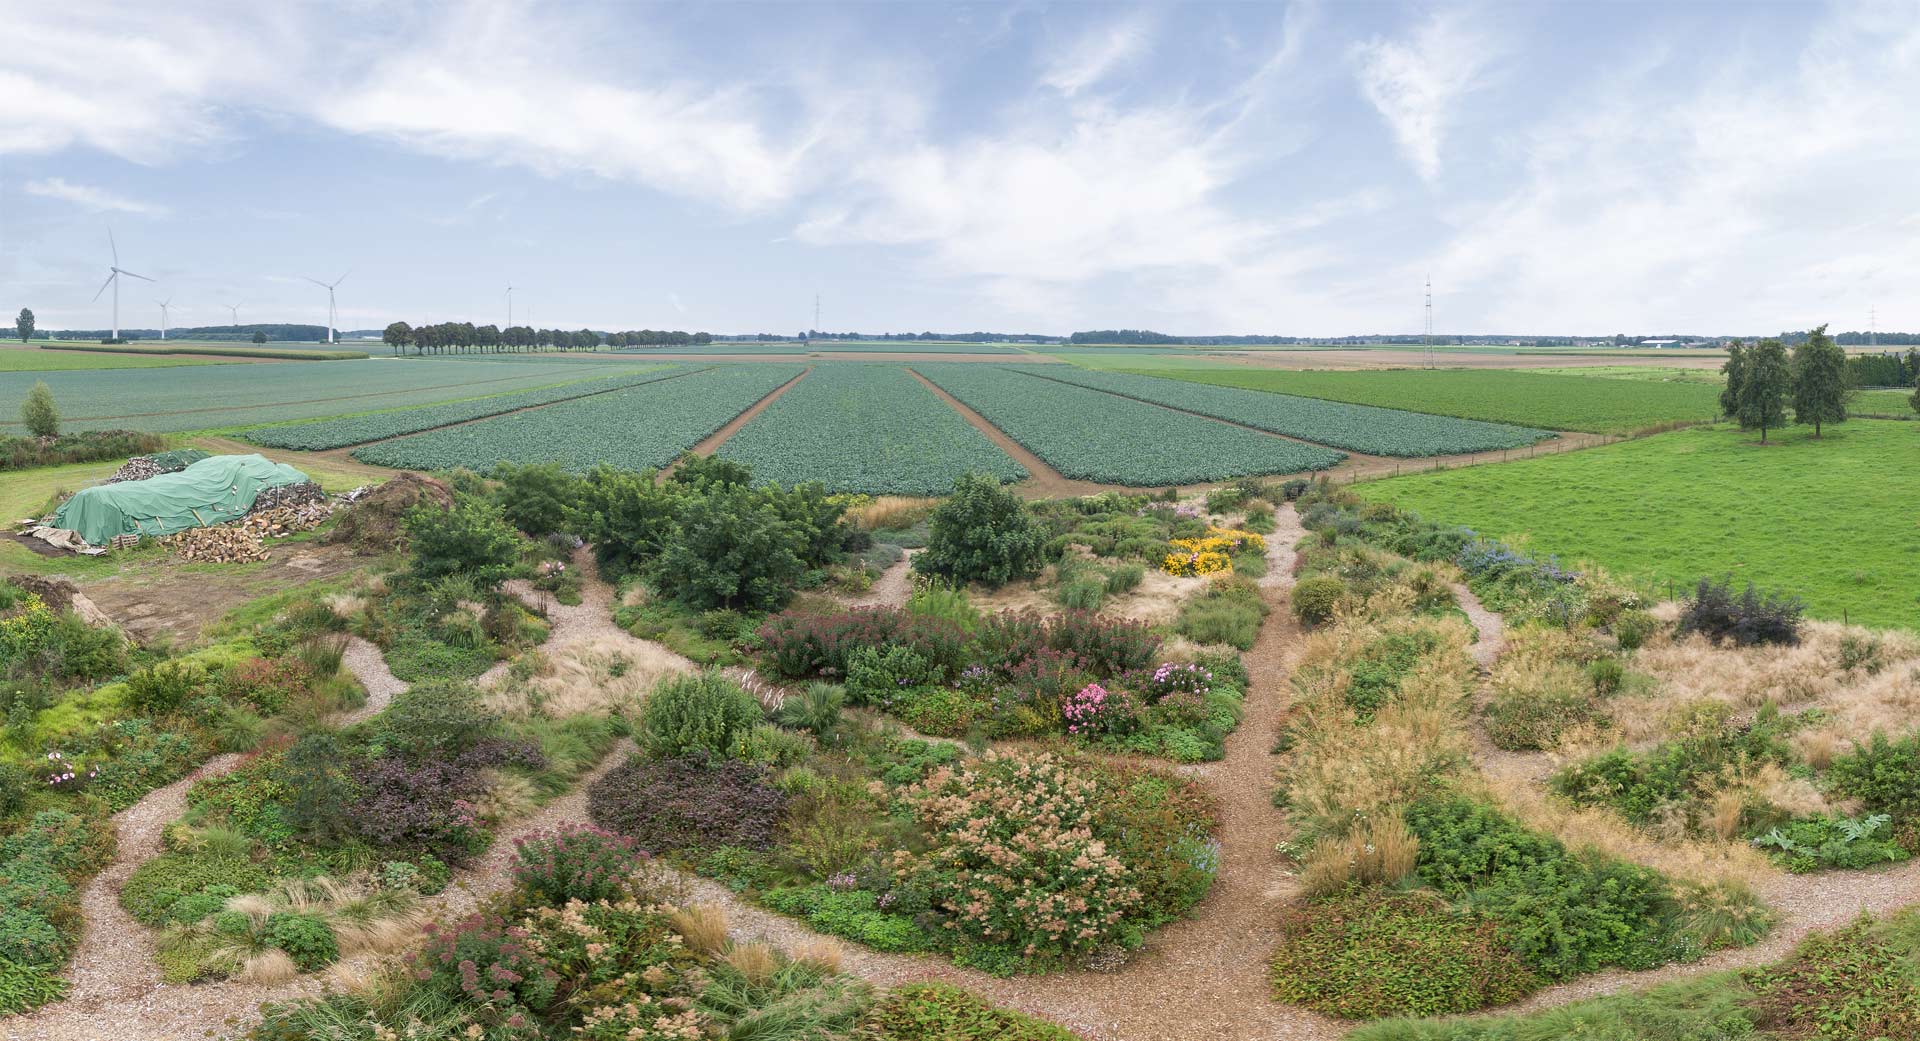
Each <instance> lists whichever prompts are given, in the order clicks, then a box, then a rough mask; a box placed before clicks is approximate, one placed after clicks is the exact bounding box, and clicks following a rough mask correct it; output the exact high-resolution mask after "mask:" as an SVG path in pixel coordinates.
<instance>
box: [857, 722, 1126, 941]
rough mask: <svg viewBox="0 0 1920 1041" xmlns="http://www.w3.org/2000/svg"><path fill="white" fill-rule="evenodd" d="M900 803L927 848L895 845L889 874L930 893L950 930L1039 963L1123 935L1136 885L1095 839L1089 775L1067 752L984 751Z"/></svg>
mask: <svg viewBox="0 0 1920 1041" xmlns="http://www.w3.org/2000/svg"><path fill="white" fill-rule="evenodd" d="M900 800H901V802H902V803H903V804H904V805H905V807H906V808H907V809H908V811H909V812H911V813H912V814H913V816H914V818H915V819H916V820H917V821H918V822H919V823H920V824H921V825H922V826H923V827H924V828H926V830H927V832H928V834H929V836H930V840H931V845H930V848H929V849H928V850H927V852H925V853H923V854H918V855H916V854H913V853H909V852H905V851H902V852H898V853H895V854H894V861H893V866H894V871H895V876H896V879H897V880H898V881H899V882H900V883H901V884H903V885H908V886H913V887H918V888H919V889H921V890H923V891H925V892H927V893H929V894H931V896H932V901H933V905H934V908H935V910H936V911H938V912H940V913H941V914H944V915H946V916H947V920H946V922H945V923H944V924H945V926H946V927H947V928H948V929H952V930H955V931H958V932H960V933H962V934H964V935H966V936H968V937H970V938H972V939H975V940H979V941H982V942H985V943H988V944H993V945H997V946H1002V947H1009V948H1012V949H1014V950H1016V951H1018V952H1019V953H1020V954H1021V955H1022V956H1023V957H1025V958H1027V959H1030V960H1035V961H1042V962H1045V961H1057V960H1071V959H1077V958H1083V957H1085V956H1087V955H1090V954H1092V953H1093V952H1095V951H1097V950H1099V949H1100V948H1102V947H1106V946H1110V945H1113V944H1116V943H1119V942H1121V940H1122V935H1123V933H1124V931H1125V929H1126V926H1127V921H1126V919H1127V916H1128V914H1129V913H1130V912H1132V911H1134V910H1135V909H1136V908H1137V907H1139V905H1140V903H1141V895H1140V891H1139V889H1138V888H1136V887H1135V885H1134V884H1133V877H1132V872H1131V870H1130V869H1129V868H1128V867H1127V866H1126V865H1125V864H1123V863H1122V862H1121V861H1120V859H1119V858H1117V857H1116V856H1114V855H1113V854H1112V853H1110V852H1108V850H1107V846H1106V843H1104V842H1102V841H1101V840H1099V839H1097V838H1095V836H1094V829H1095V825H1096V816H1097V814H1098V812H1099V811H1098V793H1097V792H1096V790H1095V782H1094V781H1093V780H1092V779H1090V778H1089V777H1088V776H1087V775H1086V774H1085V772H1083V771H1076V770H1075V769H1074V768H1073V767H1072V765H1071V764H1070V763H1069V761H1068V760H1066V759H1064V758H1062V757H1060V756H1058V755H1054V754H1052V753H1000V752H993V751H990V752H988V753H986V755H984V756H982V757H981V758H979V759H977V760H972V761H969V762H967V763H963V764H961V765H959V766H943V767H941V768H939V769H937V770H935V771H934V772H933V773H932V774H930V775H928V777H927V778H926V780H924V781H922V782H920V783H919V784H916V785H912V786H910V787H908V788H906V789H904V790H903V791H902V792H901V794H900Z"/></svg>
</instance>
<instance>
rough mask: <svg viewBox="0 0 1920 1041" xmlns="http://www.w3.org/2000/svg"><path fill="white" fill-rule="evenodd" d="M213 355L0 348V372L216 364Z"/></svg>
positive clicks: (161, 367) (160, 367)
mask: <svg viewBox="0 0 1920 1041" xmlns="http://www.w3.org/2000/svg"><path fill="white" fill-rule="evenodd" d="M220 364H224V363H223V362H221V361H220V360H218V359H215V358H188V357H182V356H179V355H172V354H145V355H143V354H93V353H89V352H87V351H48V350H42V349H40V348H38V347H4V348H0V372H71V371H73V370H75V369H173V368H179V367H181V366H183V365H220Z"/></svg>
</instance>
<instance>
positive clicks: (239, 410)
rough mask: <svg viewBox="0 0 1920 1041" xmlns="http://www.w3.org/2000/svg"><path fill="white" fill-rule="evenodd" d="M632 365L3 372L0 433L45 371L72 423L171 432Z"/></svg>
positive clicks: (437, 398) (475, 393) (481, 363)
mask: <svg viewBox="0 0 1920 1041" xmlns="http://www.w3.org/2000/svg"><path fill="white" fill-rule="evenodd" d="M48 353H62V352H48ZM71 356H72V357H76V358H92V357H100V358H127V357H130V356H127V355H92V354H79V353H75V354H72V355H71ZM634 364H635V359H615V358H609V359H607V360H604V361H599V362H597V363H595V362H581V361H558V360H549V361H547V362H546V363H545V364H541V363H539V362H529V361H496V360H492V359H487V360H481V359H473V358H461V359H433V358H427V359H410V360H404V361H394V360H378V359H376V360H370V361H314V362H272V363H260V364H237V365H197V366H192V367H188V368H167V369H162V370H158V371H148V370H140V369H123V368H116V369H105V370H88V371H73V372H46V373H40V372H4V371H0V433H14V434H17V433H19V432H20V430H21V426H20V423H19V418H20V403H21V401H22V400H24V399H25V398H26V394H27V391H28V390H29V389H31V388H32V386H33V384H34V381H35V380H38V379H45V380H46V381H47V385H48V386H49V387H51V388H52V389H53V397H54V402H55V403H56V404H57V405H58V406H59V408H60V417H61V423H62V426H63V427H64V428H65V429H70V430H106V429H112V428H116V427H118V428H125V429H129V430H143V431H148V432H152V433H159V434H165V433H174V432H179V431H186V430H213V429H222V428H229V427H236V426H242V425H246V426H257V425H259V424H261V423H272V422H277V421H281V420H289V419H318V418H320V417H322V416H341V415H347V414H350V413H356V412H370V411H374V410H377V409H391V408H401V407H405V406H409V405H425V404H431V403H434V402H442V401H452V400H456V399H460V398H473V397H481V396H486V395H493V394H505V393H509V392H513V391H522V390H531V389H533V388H535V387H542V386H547V385H550V384H554V383H560V382H564V381H567V380H578V379H586V378H588V377H590V376H595V375H601V374H614V373H625V372H631V371H634V369H633V367H634ZM596 370H597V371H596Z"/></svg>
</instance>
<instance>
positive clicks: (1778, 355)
mask: <svg viewBox="0 0 1920 1041" xmlns="http://www.w3.org/2000/svg"><path fill="white" fill-rule="evenodd" d="M1792 386H1793V367H1792V365H1791V364H1789V363H1788V361H1787V347H1786V344H1783V343H1781V342H1780V341H1779V340H1761V341H1760V342H1759V343H1756V344H1754V345H1753V347H1752V348H1751V349H1750V350H1748V351H1747V356H1746V361H1745V364H1744V365H1743V366H1742V371H1741V374H1740V411H1739V414H1738V418H1739V420H1740V427H1741V429H1743V430H1751V429H1753V428H1754V427H1758V428H1760V443H1761V444H1763V445H1764V444H1766V443H1767V431H1768V430H1770V429H1772V428H1773V427H1778V426H1784V425H1786V422H1787V392H1788V391H1789V390H1790V389H1791V388H1792Z"/></svg>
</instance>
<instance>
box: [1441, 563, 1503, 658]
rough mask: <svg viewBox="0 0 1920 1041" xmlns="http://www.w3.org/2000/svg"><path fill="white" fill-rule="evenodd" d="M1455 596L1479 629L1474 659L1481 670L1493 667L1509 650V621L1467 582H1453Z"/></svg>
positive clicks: (1474, 646)
mask: <svg viewBox="0 0 1920 1041" xmlns="http://www.w3.org/2000/svg"><path fill="white" fill-rule="evenodd" d="M1453 598H1454V599H1455V600H1456V601H1458V602H1459V604H1460V610H1462V611H1465V612H1466V613H1467V620H1468V621H1471V622H1472V623H1473V627H1474V629H1476V630H1478V632H1479V634H1480V635H1479V637H1478V638H1477V639H1476V640H1474V643H1473V660H1474V661H1475V662H1478V663H1479V665H1480V669H1481V671H1483V672H1484V671H1486V670H1488V669H1491V668H1493V663H1494V662H1496V661H1499V660H1500V655H1502V654H1504V653H1505V652H1506V650H1507V623H1506V620H1505V619H1503V618H1501V617H1500V614H1499V612H1497V611H1489V610H1487V607H1486V605H1485V604H1482V603H1481V602H1480V598H1479V597H1477V596H1475V595H1473V590H1471V589H1468V588H1467V584H1466V583H1465V582H1455V583H1454V584H1453Z"/></svg>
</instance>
